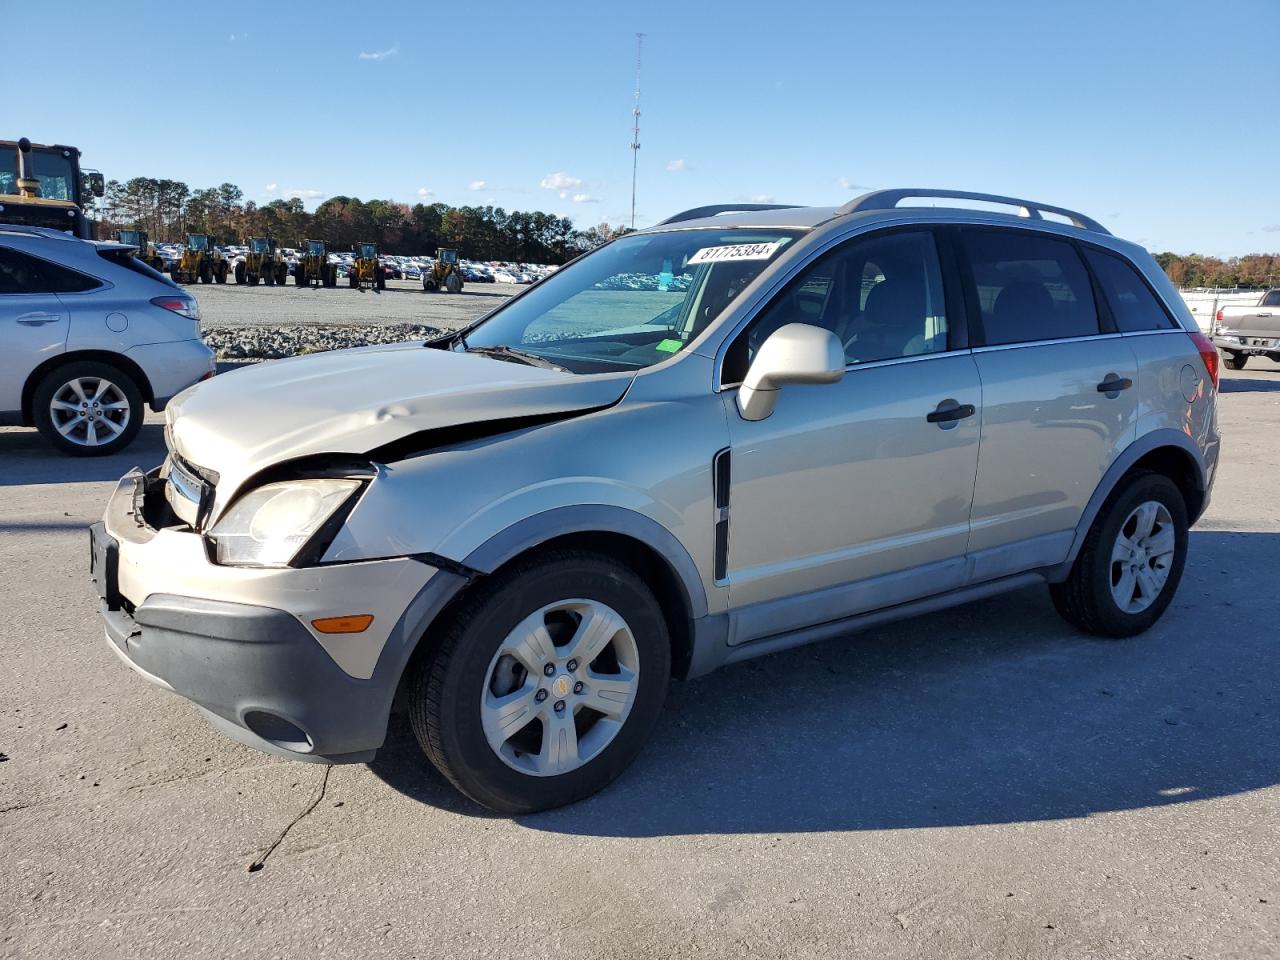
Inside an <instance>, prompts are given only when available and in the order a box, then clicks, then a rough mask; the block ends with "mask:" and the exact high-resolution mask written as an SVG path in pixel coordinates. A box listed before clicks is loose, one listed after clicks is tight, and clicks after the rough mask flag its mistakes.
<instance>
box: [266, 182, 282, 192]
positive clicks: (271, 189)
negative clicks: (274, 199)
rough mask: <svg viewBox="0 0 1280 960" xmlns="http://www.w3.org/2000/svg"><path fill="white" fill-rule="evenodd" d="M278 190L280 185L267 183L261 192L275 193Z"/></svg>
mask: <svg viewBox="0 0 1280 960" xmlns="http://www.w3.org/2000/svg"><path fill="white" fill-rule="evenodd" d="M279 189H280V184H278V183H268V184H267V185H266V186H265V187H263V190H264V191H265V192H266V193H275V192H276V191H277V190H279Z"/></svg>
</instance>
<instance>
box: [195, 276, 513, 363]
mask: <svg viewBox="0 0 1280 960" xmlns="http://www.w3.org/2000/svg"><path fill="white" fill-rule="evenodd" d="M186 289H187V290H188V291H189V292H190V293H193V294H195V296H196V299H198V300H199V301H200V313H201V315H202V324H203V327H204V331H205V334H206V339H207V340H208V341H209V345H210V346H212V347H213V348H214V349H215V350H217V351H218V354H219V356H220V357H223V358H224V359H240V358H246V357H253V358H259V357H261V358H275V357H282V356H292V355H293V354H296V353H309V352H313V351H315V350H333V349H336V348H338V347H358V346H364V345H366V344H370V343H389V342H394V341H396V340H415V339H422V338H424V337H428V336H432V335H434V334H436V333H438V332H442V331H449V330H456V329H457V328H458V327H463V326H466V325H467V324H468V323H470V322H471V321H472V320H474V319H475V318H476V317H478V316H480V315H481V314H483V313H485V312H487V311H489V310H492V309H493V308H494V307H496V306H497V305H498V304H500V303H502V302H503V301H504V300H506V299H507V298H508V297H510V296H512V295H513V294H515V293H518V292H519V291H520V290H521V289H523V288H521V287H518V286H515V285H514V284H509V283H486V284H469V285H468V286H467V287H466V288H465V289H464V290H463V291H462V293H460V294H457V295H454V294H447V293H425V292H423V289H422V286H421V284H418V283H412V282H409V281H403V280H392V281H391V282H390V283H389V284H388V286H387V289H386V290H381V291H374V290H352V289H351V288H350V287H337V288H336V289H328V290H326V289H320V288H314V287H304V288H302V289H299V288H298V287H296V286H294V285H293V284H288V285H286V286H284V287H266V286H257V287H249V286H237V285H236V284H233V283H228V284H226V285H219V284H213V285H205V284H192V285H189V286H188V287H186ZM255 328H256V329H255ZM380 328H381V329H380Z"/></svg>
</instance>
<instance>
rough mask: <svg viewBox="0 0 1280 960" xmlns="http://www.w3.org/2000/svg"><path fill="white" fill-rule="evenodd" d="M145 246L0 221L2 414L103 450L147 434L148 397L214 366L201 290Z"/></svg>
mask: <svg viewBox="0 0 1280 960" xmlns="http://www.w3.org/2000/svg"><path fill="white" fill-rule="evenodd" d="M136 252H137V249H136V248H135V247H130V246H126V245H125V244H120V243H95V242H92V241H88V240H79V239H76V238H75V237H72V236H70V235H69V234H66V233H63V232H61V231H59V230H49V229H44V228H40V227H21V226H7V225H2V224H0V419H3V420H7V421H9V422H18V423H21V424H23V425H26V426H35V427H36V428H37V429H38V430H39V431H40V432H41V433H42V434H43V435H44V436H45V438H46V439H47V440H48V441H49V442H50V443H52V444H53V445H54V446H55V447H57V448H58V449H59V450H61V451H62V452H64V453H68V454H72V455H75V456H101V455H103V454H108V453H115V452H116V451H117V450H120V449H121V448H123V447H124V446H126V445H127V444H128V443H129V442H130V441H131V440H133V438H134V437H135V436H137V433H138V430H139V429H140V428H141V427H142V419H143V417H144V415H145V413H146V411H145V410H144V409H143V407H144V405H148V406H150V407H151V409H152V410H157V411H159V410H163V409H164V407H165V404H166V403H167V402H168V400H169V398H170V397H172V396H173V395H174V394H176V393H178V392H180V391H182V390H184V389H186V388H187V387H189V386H191V385H192V384H193V383H196V382H198V381H200V380H205V379H207V378H209V377H212V376H213V374H214V371H215V367H214V355H213V351H212V350H210V349H209V348H208V347H207V346H206V345H205V343H204V341H203V340H202V339H200V307H199V305H198V304H197V303H196V300H195V298H194V297H192V296H191V295H190V294H189V293H186V292H185V291H183V290H182V289H181V288H180V287H178V286H177V285H176V284H174V283H173V282H172V281H171V280H169V279H168V278H167V277H165V276H164V274H162V273H158V272H157V271H155V270H153V269H152V268H151V267H149V266H147V265H146V264H145V263H143V262H142V261H141V260H138V259H137V258H136V257H135V256H134V254H135V253H136Z"/></svg>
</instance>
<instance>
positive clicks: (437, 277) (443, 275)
mask: <svg viewBox="0 0 1280 960" xmlns="http://www.w3.org/2000/svg"><path fill="white" fill-rule="evenodd" d="M422 289H423V290H426V291H427V292H428V293H431V292H433V291H436V290H443V291H445V292H446V293H460V292H461V291H462V271H461V270H460V269H458V251H457V250H450V249H448V248H446V247H441V248H440V249H439V250H437V251H436V261H435V263H433V264H432V265H431V269H430V270H428V271H427V272H425V273H424V274H423V275H422Z"/></svg>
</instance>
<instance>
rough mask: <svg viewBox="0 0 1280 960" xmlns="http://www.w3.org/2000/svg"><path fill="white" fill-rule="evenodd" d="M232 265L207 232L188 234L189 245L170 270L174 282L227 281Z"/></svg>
mask: <svg viewBox="0 0 1280 960" xmlns="http://www.w3.org/2000/svg"><path fill="white" fill-rule="evenodd" d="M230 270H231V267H230V265H229V264H228V263H227V258H226V257H224V256H223V255H222V251H221V250H219V249H218V248H217V247H215V246H214V245H213V241H212V240H210V238H209V235H208V234H207V233H189V234H187V245H186V247H185V248H184V249H183V251H182V256H181V257H179V258H178V262H177V263H175V264H174V265H173V267H172V268H171V269H170V270H169V275H170V276H171V277H173V282H174V283H195V282H196V281H197V280H198V281H200V282H201V283H215V282H216V283H226V282H227V274H228V273H229V272H230Z"/></svg>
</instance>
